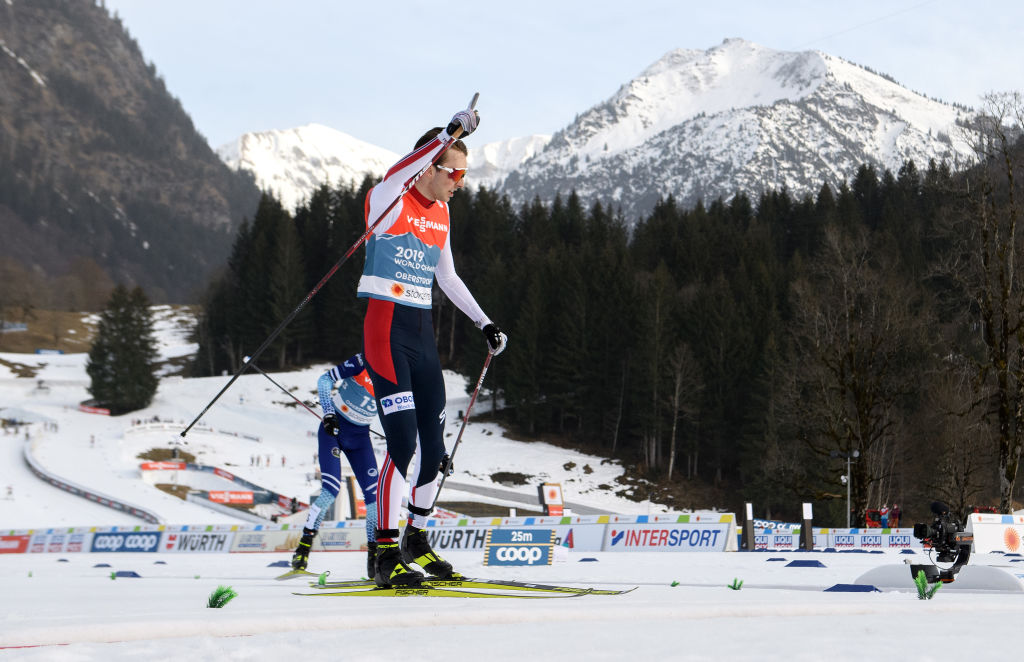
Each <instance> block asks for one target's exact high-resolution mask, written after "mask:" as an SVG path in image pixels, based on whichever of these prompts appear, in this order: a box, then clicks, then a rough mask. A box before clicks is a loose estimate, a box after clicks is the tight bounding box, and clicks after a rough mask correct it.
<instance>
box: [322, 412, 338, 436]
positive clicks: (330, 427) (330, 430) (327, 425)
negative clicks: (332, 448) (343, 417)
mask: <svg viewBox="0 0 1024 662" xmlns="http://www.w3.org/2000/svg"><path fill="white" fill-rule="evenodd" d="M324 432H326V433H327V434H329V435H331V436H332V437H337V436H338V433H339V432H341V425H340V424H339V423H338V415H337V414H335V413H334V412H333V411H332V412H331V413H330V414H327V415H326V416H324Z"/></svg>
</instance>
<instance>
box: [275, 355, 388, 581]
mask: <svg viewBox="0 0 1024 662" xmlns="http://www.w3.org/2000/svg"><path fill="white" fill-rule="evenodd" d="M335 384H337V385H338V389H337V391H334V385H335ZM332 391H334V392H333V393H332ZM317 392H318V394H319V396H320V407H321V408H322V409H323V411H324V417H323V420H322V421H321V423H320V427H319V429H318V430H317V438H318V441H319V447H320V452H319V461H320V476H321V479H320V480H321V482H320V496H319V497H317V499H316V501H314V502H313V504H312V505H311V506H310V507H309V515H308V517H307V518H306V525H305V526H304V527H303V529H302V539H301V540H299V544H298V547H297V548H296V549H295V554H294V555H293V556H292V567H293V568H295V569H296V570H305V569H306V566H307V565H308V563H309V552H310V548H311V547H312V545H313V539H314V538H315V537H316V534H317V532H318V531H319V530H320V524H321V522H323V519H324V513H325V512H326V511H327V509H328V508H330V507H331V504H332V503H334V500H335V499H336V498H337V497H338V492H339V491H340V490H341V454H342V453H344V454H345V457H346V459H348V463H349V464H350V465H351V466H352V472H353V473H354V474H355V477H356V481H357V482H358V483H359V488H360V489H361V490H362V492H363V501H364V502H365V503H366V546H367V548H368V550H369V552H368V554H367V560H366V571H367V576H368V577H370V578H372V577H373V575H374V560H375V559H376V556H377V542H376V538H375V530H376V528H377V506H376V504H377V458H376V457H374V454H373V446H372V445H371V444H370V423H371V422H373V420H374V419H375V418H376V417H377V401H376V399H375V398H374V395H373V382H372V381H370V376H369V375H368V374H367V372H366V364H365V362H364V360H363V355H362V354H356V355H355V356H353V357H351V358H349V359H347V360H345V361H344V362H342V363H341V364H339V365H337V366H335V367H333V368H331V369H330V370H328V371H327V372H325V373H324V374H322V375H320V378H319V379H318V380H317Z"/></svg>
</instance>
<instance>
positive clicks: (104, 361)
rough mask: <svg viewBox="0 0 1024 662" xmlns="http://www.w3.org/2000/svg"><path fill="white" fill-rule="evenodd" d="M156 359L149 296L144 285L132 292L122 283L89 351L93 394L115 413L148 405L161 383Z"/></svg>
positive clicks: (90, 389)
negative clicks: (143, 287)
mask: <svg viewBox="0 0 1024 662" xmlns="http://www.w3.org/2000/svg"><path fill="white" fill-rule="evenodd" d="M156 359H157V352H156V339H155V338H154V337H153V319H152V316H151V314H150V312H149V299H147V298H146V294H145V293H144V292H143V291H142V289H141V288H138V287H136V288H135V289H134V290H132V291H131V292H129V291H128V289H127V288H126V287H124V286H123V285H118V286H117V287H116V288H114V292H113V293H112V294H111V296H110V301H109V302H108V303H107V307H106V309H105V310H104V311H103V312H102V313H101V314H100V323H99V329H98V332H97V334H96V340H95V342H94V343H93V345H92V348H91V349H90V350H89V361H88V364H87V365H86V372H87V373H88V374H89V377H90V378H91V379H92V383H91V385H90V386H89V393H91V394H92V396H93V399H94V400H95V401H96V403H97V404H99V405H101V406H104V407H107V408H109V409H110V411H111V413H112V414H123V413H125V412H129V411H134V410H136V409H142V408H143V407H146V406H148V405H149V403H150V402H152V400H153V395H155V394H156V389H157V384H158V380H157V378H156V375H155V374H154V367H155V365H154V364H155V362H156Z"/></svg>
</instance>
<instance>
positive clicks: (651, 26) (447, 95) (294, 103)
mask: <svg viewBox="0 0 1024 662" xmlns="http://www.w3.org/2000/svg"><path fill="white" fill-rule="evenodd" d="M105 3H106V6H107V7H108V9H110V10H111V12H116V13H117V15H118V16H119V17H120V18H121V20H122V22H123V23H124V25H125V26H126V27H127V28H128V31H129V32H130V33H131V35H132V36H133V37H135V39H136V40H137V41H138V42H139V45H140V46H141V48H142V52H143V55H144V57H145V58H146V60H147V61H151V62H153V63H154V64H155V65H156V68H157V71H158V72H159V74H160V75H161V76H163V78H164V81H165V82H166V83H167V87H168V89H169V90H170V91H171V93H172V94H174V95H175V96H176V97H178V98H179V99H180V100H181V102H182V104H183V105H184V107H185V110H186V111H187V112H188V113H189V115H191V117H192V119H193V121H194V122H195V124H196V127H197V128H198V129H199V131H200V132H201V133H202V134H203V135H204V136H205V137H206V138H207V140H209V142H210V144H211V145H212V146H213V147H218V146H219V145H221V144H223V143H225V142H229V141H231V140H233V139H235V138H237V137H238V136H239V135H241V134H243V133H245V132H248V131H265V130H269V129H288V128H293V127H297V126H301V125H304V124H309V123H313V122H316V123H319V124H324V125H327V126H330V127H332V128H335V129H338V130H340V131H344V132H346V133H349V134H351V135H353V136H355V137H356V138H359V139H361V140H365V141H367V142H370V143H373V144H376V145H380V146H381V147H385V148H388V149H390V150H392V151H395V152H399V153H404V152H406V151H408V148H409V147H410V144H411V143H412V142H413V141H414V140H415V139H416V138H417V137H418V136H419V135H420V134H421V133H422V130H423V129H424V128H426V127H429V126H432V125H438V124H443V123H444V122H445V121H447V119H448V118H449V117H450V116H451V114H452V112H453V111H455V110H458V109H459V108H460V107H464V106H465V105H466V103H467V102H468V101H469V99H470V97H472V95H473V93H474V92H480V102H479V104H478V106H477V108H478V110H479V111H480V114H481V117H482V123H481V126H480V130H479V133H478V135H477V140H480V141H482V142H492V141H497V140H504V139H507V138H513V137H517V136H525V135H530V134H535V133H553V132H554V131H556V130H558V129H560V128H562V127H564V126H566V125H567V124H569V123H570V122H572V120H573V118H574V117H575V116H576V115H577V114H579V113H582V112H583V111H585V110H587V109H588V108H590V107H591V106H593V105H595V104H597V103H600V102H602V101H604V100H605V99H607V98H608V97H610V96H611V95H613V94H614V93H615V91H616V90H617V89H618V88H619V86H620V85H622V84H624V83H626V82H628V81H629V80H631V79H632V78H634V77H635V76H636V75H638V74H639V73H640V72H641V71H642V70H643V69H645V68H646V67H647V66H649V65H650V64H652V63H653V62H655V61H656V60H658V59H659V58H660V57H662V56H663V55H664V54H665V53H667V52H668V51H670V50H673V49H675V48H689V49H699V50H705V49H707V48H710V47H712V46H715V45H717V44H719V43H721V42H722V40H723V39H726V38H729V37H740V38H743V39H747V40H749V41H753V42H756V43H759V44H761V45H763V46H766V47H769V48H774V49H778V50H809V49H814V50H821V51H825V52H827V53H830V54H832V55H837V56H839V57H843V58H845V59H847V60H850V61H852V62H855V63H857V64H861V65H864V66H867V67H870V68H871V69H874V70H875V71H879V72H882V73H885V74H888V75H890V76H892V77H893V78H894V79H895V80H897V81H898V82H900V83H901V84H903V85H905V86H907V87H909V88H911V89H913V90H915V91H917V92H921V93H923V94H926V95H928V96H931V97H936V98H939V99H943V100H945V101H951V102H952V101H955V102H959V103H963V104H966V105H969V106H978V105H979V104H980V97H981V95H983V94H985V93H988V92H992V91H1006V90H1021V89H1024V66H1022V65H1021V63H1022V62H1024V3H1022V2H1019V0H1014V1H1009V0H975V1H973V2H964V1H963V0H861V1H860V2H851V3H838V2H831V1H829V0H813V1H811V0H808V1H804V0H774V1H771V2H769V1H766V0H757V1H754V0H734V1H726V2H710V1H709V0H703V1H702V2H691V1H688V0H676V1H672V0H634V1H633V2H631V3H624V2H606V1H604V0H589V1H583V0H546V1H539V0H516V1H515V2H489V1H487V0H484V1H483V2H480V1H479V0H478V1H477V2H445V3H442V2H424V1H421V0H408V1H405V2H399V1H397V0H362V1H348V0H344V1H343V0H292V1H291V2H284V1H283V0H105Z"/></svg>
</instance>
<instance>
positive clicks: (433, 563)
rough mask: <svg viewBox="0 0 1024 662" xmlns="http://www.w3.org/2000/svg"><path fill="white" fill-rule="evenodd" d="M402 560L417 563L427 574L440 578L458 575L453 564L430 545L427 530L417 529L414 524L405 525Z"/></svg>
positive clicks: (450, 577) (451, 577)
mask: <svg viewBox="0 0 1024 662" xmlns="http://www.w3.org/2000/svg"><path fill="white" fill-rule="evenodd" d="M401 547H402V560H403V561H405V562H406V563H415V564H416V565H418V566H419V567H421V568H423V569H424V570H425V571H426V572H427V574H429V575H430V576H432V577H437V578H439V579H453V578H456V577H458V575H457V574H456V573H455V572H453V571H452V564H451V563H448V562H447V561H445V560H444V559H442V558H441V557H440V556H438V555H437V554H436V553H435V552H434V550H433V549H432V548H431V547H430V542H429V541H428V540H427V532H426V531H424V530H423V529H417V528H416V527H415V526H413V525H412V524H409V525H408V526H406V527H405V533H404V534H402V545H401Z"/></svg>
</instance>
